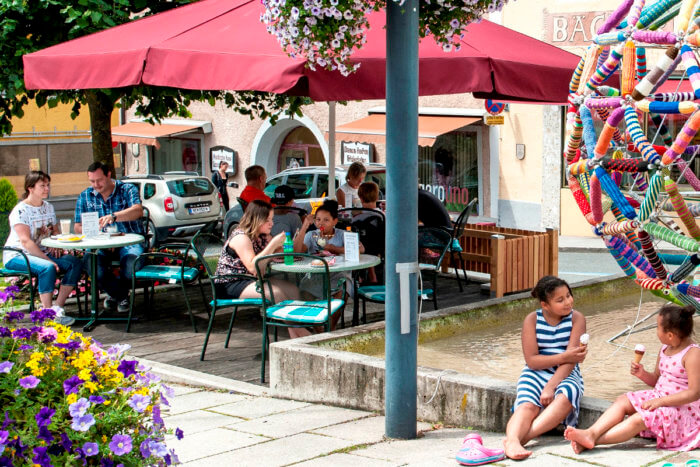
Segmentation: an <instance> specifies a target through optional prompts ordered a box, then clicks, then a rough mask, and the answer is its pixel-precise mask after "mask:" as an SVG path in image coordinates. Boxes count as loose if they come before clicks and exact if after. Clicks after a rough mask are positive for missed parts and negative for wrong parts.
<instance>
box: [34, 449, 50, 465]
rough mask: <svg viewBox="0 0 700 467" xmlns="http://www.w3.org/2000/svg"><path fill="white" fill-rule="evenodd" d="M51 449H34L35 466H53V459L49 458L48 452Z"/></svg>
mask: <svg viewBox="0 0 700 467" xmlns="http://www.w3.org/2000/svg"><path fill="white" fill-rule="evenodd" d="M48 449H49V448H47V447H43V446H37V447H35V448H34V457H32V461H34V463H35V464H39V465H41V466H42V467H47V466H50V465H51V458H50V457H49V455H48V453H47V452H46V451H48Z"/></svg>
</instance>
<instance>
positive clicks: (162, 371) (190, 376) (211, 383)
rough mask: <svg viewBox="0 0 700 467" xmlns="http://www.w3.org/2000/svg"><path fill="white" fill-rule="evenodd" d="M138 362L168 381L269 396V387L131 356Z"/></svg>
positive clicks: (250, 394)
mask: <svg viewBox="0 0 700 467" xmlns="http://www.w3.org/2000/svg"><path fill="white" fill-rule="evenodd" d="M132 358H135V359H136V360H138V361H139V362H140V363H142V364H144V365H145V366H148V367H150V368H151V370H150V371H151V373H154V374H156V375H158V376H160V377H161V379H162V380H163V381H166V382H169V383H177V384H185V385H188V386H197V387H201V388H203V389H217V390H222V389H223V390H225V391H229V392H232V393H239V394H246V395H249V396H257V397H270V389H269V388H266V387H264V386H258V385H255V384H252V383H246V382H244V381H238V380H235V379H230V378H224V377H223V376H215V375H210V374H207V373H202V372H200V371H195V370H188V369H186V368H181V367H179V366H174V365H168V364H167V363H159V362H156V361H153V360H147V359H145V358H140V357H132Z"/></svg>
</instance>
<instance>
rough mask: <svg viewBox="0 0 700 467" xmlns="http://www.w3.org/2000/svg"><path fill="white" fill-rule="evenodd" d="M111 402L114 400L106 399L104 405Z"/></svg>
mask: <svg viewBox="0 0 700 467" xmlns="http://www.w3.org/2000/svg"><path fill="white" fill-rule="evenodd" d="M111 403H112V401H110V400H109V399H107V400H106V401H104V402H103V404H104V405H109V404H111ZM105 441H107V440H105Z"/></svg>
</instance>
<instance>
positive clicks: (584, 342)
mask: <svg viewBox="0 0 700 467" xmlns="http://www.w3.org/2000/svg"><path fill="white" fill-rule="evenodd" d="M589 339H590V336H589V335H588V334H581V338H580V340H579V342H581V345H588V340H589Z"/></svg>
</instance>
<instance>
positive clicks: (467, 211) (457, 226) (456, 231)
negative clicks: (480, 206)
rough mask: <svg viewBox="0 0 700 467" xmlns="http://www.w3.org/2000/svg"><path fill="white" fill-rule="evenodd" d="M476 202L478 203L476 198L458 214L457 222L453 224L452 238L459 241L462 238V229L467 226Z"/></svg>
mask: <svg viewBox="0 0 700 467" xmlns="http://www.w3.org/2000/svg"><path fill="white" fill-rule="evenodd" d="M477 201H479V199H478V198H474V199H473V200H471V201H469V203H468V204H467V205H466V207H465V208H464V209H462V212H460V213H459V217H457V220H456V221H455V223H454V228H453V229H452V238H456V239H457V240H459V239H460V238H461V237H462V234H463V233H464V227H465V226H466V225H467V222H468V221H469V216H471V215H472V211H473V210H474V206H476V203H477Z"/></svg>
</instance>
